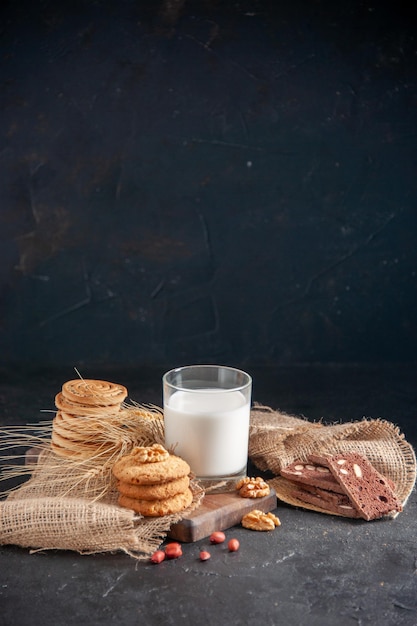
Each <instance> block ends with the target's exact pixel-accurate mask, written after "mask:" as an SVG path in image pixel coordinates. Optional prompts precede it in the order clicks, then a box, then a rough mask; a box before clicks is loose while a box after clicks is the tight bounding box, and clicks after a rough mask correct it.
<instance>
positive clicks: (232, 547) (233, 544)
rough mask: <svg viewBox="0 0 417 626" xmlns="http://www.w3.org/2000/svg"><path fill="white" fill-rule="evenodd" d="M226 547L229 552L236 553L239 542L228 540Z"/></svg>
mask: <svg viewBox="0 0 417 626" xmlns="http://www.w3.org/2000/svg"><path fill="white" fill-rule="evenodd" d="M227 547H228V548H229V552H237V551H238V550H239V547H240V544H239V541H238V540H237V539H229V542H228V544H227Z"/></svg>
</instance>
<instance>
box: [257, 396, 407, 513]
mask: <svg viewBox="0 0 417 626" xmlns="http://www.w3.org/2000/svg"><path fill="white" fill-rule="evenodd" d="M339 452H357V453H359V454H361V455H362V456H364V457H366V458H367V459H368V460H369V461H370V462H371V463H372V465H373V466H374V467H375V468H376V469H377V470H378V471H379V472H380V473H381V474H383V475H384V476H386V477H388V478H390V479H391V480H392V481H393V482H394V484H395V487H396V493H397V496H398V498H399V499H400V501H401V502H402V504H403V506H404V504H405V503H406V501H407V499H408V497H409V495H410V493H411V492H412V490H413V487H414V484H415V481H416V455H415V452H414V450H413V448H412V446H411V445H410V444H409V443H408V442H407V441H406V440H405V438H404V435H403V434H402V433H401V432H400V430H399V429H398V427H396V426H395V425H394V424H392V423H391V422H387V421H384V420H379V419H363V420H360V421H356V422H347V423H341V424H331V425H324V424H322V423H320V422H317V423H314V422H309V421H307V420H306V419H303V418H300V417H295V416H292V415H287V414H285V413H281V412H279V411H274V410H272V409H270V408H269V407H262V406H258V407H255V408H254V410H253V411H252V415H251V434H250V442H249V456H250V458H251V460H252V462H253V463H254V464H255V465H256V467H258V468H259V469H260V470H263V471H267V470H268V471H270V472H272V473H273V474H274V475H275V477H274V478H272V479H271V480H270V481H269V482H270V485H271V486H272V487H273V488H274V489H275V491H276V493H277V496H278V498H279V499H280V500H282V501H283V502H286V503H288V504H292V505H295V506H300V507H303V508H307V509H311V510H315V511H320V512H322V513H327V511H325V510H322V509H320V508H318V507H315V506H313V505H310V504H307V503H305V502H303V501H301V500H299V499H298V498H296V497H295V496H294V494H293V487H292V486H291V483H290V481H288V480H286V479H285V478H283V477H282V476H280V472H281V469H282V468H283V467H285V466H287V465H289V464H290V463H292V462H293V461H296V460H298V459H300V460H302V461H305V460H306V459H307V456H308V455H309V454H311V453H315V454H324V453H330V454H336V453H339Z"/></svg>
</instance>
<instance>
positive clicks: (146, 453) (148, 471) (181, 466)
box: [113, 444, 191, 485]
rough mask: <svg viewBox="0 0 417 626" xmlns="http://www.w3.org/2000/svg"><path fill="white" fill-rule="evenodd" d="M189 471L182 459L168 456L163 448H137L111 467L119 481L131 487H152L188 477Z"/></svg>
mask: <svg viewBox="0 0 417 626" xmlns="http://www.w3.org/2000/svg"><path fill="white" fill-rule="evenodd" d="M190 471H191V469H190V466H189V465H188V463H187V462H186V461H184V459H181V458H180V457H178V456H175V455H173V454H169V452H168V451H167V450H165V448H163V446H161V445H159V444H154V445H153V446H149V447H140V446H137V447H135V448H133V450H132V452H131V453H130V454H127V455H126V456H123V457H122V458H121V459H119V460H118V461H116V463H115V464H114V466H113V474H114V475H115V476H116V478H118V479H119V480H120V481H122V482H124V483H130V484H132V485H154V484H156V483H161V482H166V481H169V480H175V479H177V478H182V477H183V476H188V474H189V473H190Z"/></svg>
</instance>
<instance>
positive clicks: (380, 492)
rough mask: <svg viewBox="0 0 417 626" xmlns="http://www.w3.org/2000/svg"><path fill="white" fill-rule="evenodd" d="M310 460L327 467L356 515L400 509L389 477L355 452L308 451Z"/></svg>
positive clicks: (376, 514)
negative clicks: (331, 454)
mask: <svg viewBox="0 0 417 626" xmlns="http://www.w3.org/2000/svg"><path fill="white" fill-rule="evenodd" d="M310 458H311V460H312V461H314V462H315V463H319V464H320V465H323V466H325V467H328V468H329V470H330V472H331V473H332V475H333V477H334V478H335V479H336V480H337V481H338V483H339V485H340V486H341V487H342V489H343V491H344V493H345V494H346V495H347V496H348V498H349V500H350V502H351V503H352V505H353V506H354V507H355V508H356V510H357V511H358V513H359V514H360V516H361V517H362V518H363V519H365V520H367V521H370V520H373V519H378V518H380V517H383V516H385V515H389V514H394V513H397V512H400V511H402V505H401V503H400V502H399V500H398V498H397V496H396V495H395V493H394V491H393V489H391V486H390V484H389V481H388V480H387V478H385V476H383V475H382V474H380V473H379V472H378V471H377V470H376V469H375V468H374V467H373V465H372V464H371V463H370V462H369V461H368V459H366V458H365V457H363V456H362V455H360V454H358V453H356V452H347V453H340V454H335V455H333V456H317V455H312V456H311V457H310Z"/></svg>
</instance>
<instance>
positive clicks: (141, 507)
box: [118, 489, 193, 517]
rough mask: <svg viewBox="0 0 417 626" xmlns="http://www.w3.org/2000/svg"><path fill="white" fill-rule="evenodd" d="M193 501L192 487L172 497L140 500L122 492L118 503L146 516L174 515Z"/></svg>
mask: <svg viewBox="0 0 417 626" xmlns="http://www.w3.org/2000/svg"><path fill="white" fill-rule="evenodd" d="M192 501H193V493H192V491H191V489H186V491H184V492H183V493H179V494H177V495H175V496H172V497H171V498H165V499H163V500H152V501H151V500H138V499H136V498H129V497H128V496H124V495H123V494H120V496H119V499H118V503H119V505H120V506H122V507H124V508H125V509H131V510H132V511H135V512H136V513H140V514H141V515H143V516H144V517H161V516H163V515H173V514H174V513H179V512H180V511H183V510H184V509H186V508H187V507H188V506H190V504H191V503H192Z"/></svg>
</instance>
